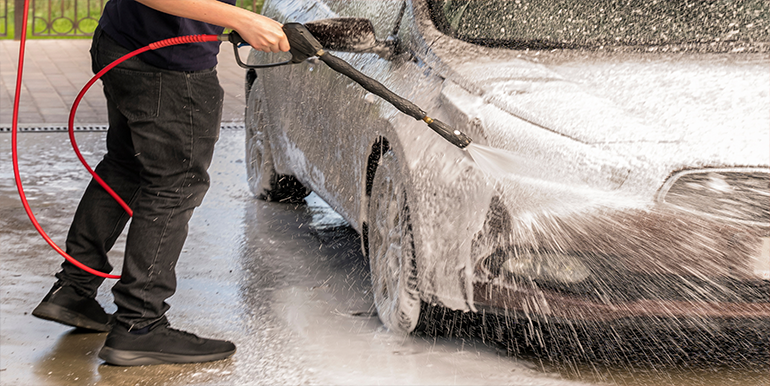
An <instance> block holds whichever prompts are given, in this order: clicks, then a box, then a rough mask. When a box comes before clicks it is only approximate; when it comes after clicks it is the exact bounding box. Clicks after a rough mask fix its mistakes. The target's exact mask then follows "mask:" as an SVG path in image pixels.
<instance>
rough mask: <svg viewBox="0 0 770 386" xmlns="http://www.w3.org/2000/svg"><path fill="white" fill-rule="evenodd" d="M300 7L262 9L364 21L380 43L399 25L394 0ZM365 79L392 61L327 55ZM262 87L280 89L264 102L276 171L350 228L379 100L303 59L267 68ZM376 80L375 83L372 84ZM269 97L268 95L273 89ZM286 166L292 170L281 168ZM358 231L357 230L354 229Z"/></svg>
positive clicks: (311, 1)
mask: <svg viewBox="0 0 770 386" xmlns="http://www.w3.org/2000/svg"><path fill="white" fill-rule="evenodd" d="M299 3H305V5H303V6H301V7H297V6H296V5H290V6H288V7H286V8H282V7H284V5H282V4H281V2H280V1H279V2H277V3H275V4H274V6H273V5H267V6H266V9H267V11H268V12H275V14H270V13H268V16H271V17H274V18H276V19H278V20H279V21H282V22H284V23H285V22H289V21H299V22H308V21H312V20H317V19H322V18H329V17H364V18H367V19H370V20H371V21H372V23H373V25H374V26H375V31H376V34H377V37H378V39H379V40H384V39H386V38H387V37H388V36H389V35H391V34H392V33H393V32H394V31H395V30H396V26H397V25H398V22H399V19H400V16H401V15H402V12H403V7H404V2H403V1H398V0H396V1H394V0H381V1H378V0H355V1H348V0H344V1H343V0H306V1H300V2H299ZM333 53H334V54H335V55H337V56H339V57H341V58H342V59H343V60H346V61H348V62H349V63H350V64H351V65H353V66H354V67H356V68H357V69H358V70H359V71H362V72H363V73H364V74H367V75H369V76H372V77H374V78H375V79H378V77H380V78H381V77H382V76H387V74H388V73H389V72H390V68H391V66H394V63H392V62H390V61H387V60H384V59H382V58H380V57H378V56H377V55H375V54H351V53H340V52H333ZM270 74H271V75H270V76H269V78H268V79H266V80H265V82H266V84H265V87H266V88H268V89H271V90H282V91H281V94H282V96H281V97H280V98H279V100H271V101H268V104H269V105H270V106H269V108H270V110H271V115H273V116H275V117H279V119H277V121H276V123H277V125H279V126H280V127H279V128H278V130H275V132H274V135H273V136H275V137H277V138H272V137H271V146H273V147H274V148H276V150H277V151H274V152H273V153H274V154H273V156H274V158H275V159H276V169H277V171H278V172H279V173H285V174H293V175H295V176H297V177H298V178H299V180H300V181H302V182H303V183H304V184H305V185H306V186H308V187H310V188H311V189H312V190H313V191H315V192H316V193H317V194H318V195H319V196H321V197H322V198H323V199H324V200H325V201H326V202H327V203H329V204H330V205H331V206H332V208H333V209H335V210H336V211H337V212H338V213H340V214H341V215H342V216H343V217H344V218H345V219H346V220H348V221H349V222H350V223H351V224H352V225H353V226H354V227H357V226H358V222H359V216H360V214H361V213H362V208H361V197H362V196H363V192H364V184H365V179H366V175H365V174H366V162H367V159H368V154H369V152H370V151H371V146H372V142H373V140H372V138H373V137H376V135H377V134H376V133H377V132H383V130H386V126H387V125H389V122H388V120H387V119H386V117H384V116H383V115H384V114H386V112H383V111H382V108H381V103H382V101H379V100H377V99H378V98H375V97H374V96H373V95H369V94H368V93H367V92H366V91H365V90H364V89H363V88H361V87H360V85H358V84H357V83H355V82H353V81H352V80H350V79H349V78H347V77H345V76H344V75H340V74H338V73H336V72H335V71H333V70H332V69H330V68H329V67H327V66H326V64H324V63H322V62H320V61H318V60H316V59H310V60H308V61H305V62H303V63H301V64H297V65H292V66H285V67H283V68H280V69H276V70H273V71H272V72H271V73H270ZM378 80H381V79H378ZM273 92H274V91H273ZM281 167H285V168H287V169H291V170H281ZM359 230H360V229H359Z"/></svg>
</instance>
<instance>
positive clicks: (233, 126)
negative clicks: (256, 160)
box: [0, 123, 245, 133]
mask: <svg viewBox="0 0 770 386" xmlns="http://www.w3.org/2000/svg"><path fill="white" fill-rule="evenodd" d="M108 128H109V126H107V125H83V126H75V131H107V129H108ZM221 128H222V130H243V129H244V128H245V126H244V124H243V123H223V124H222V126H221ZM67 131H69V129H68V128H67V126H57V125H53V126H26V127H19V132H20V133H55V132H67ZM10 132H13V127H12V126H0V133H10Z"/></svg>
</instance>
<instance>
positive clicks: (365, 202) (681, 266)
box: [246, 0, 770, 332]
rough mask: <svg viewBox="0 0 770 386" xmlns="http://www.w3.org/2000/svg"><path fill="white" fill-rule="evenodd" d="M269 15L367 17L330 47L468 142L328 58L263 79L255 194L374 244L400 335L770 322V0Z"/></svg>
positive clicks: (385, 298)
mask: <svg viewBox="0 0 770 386" xmlns="http://www.w3.org/2000/svg"><path fill="white" fill-rule="evenodd" d="M263 13H264V14H265V15H267V16H270V17H272V18H275V19H277V20H279V21H281V22H284V23H287V22H300V23H308V22H312V21H318V20H327V19H334V23H332V24H333V25H334V26H335V27H334V28H338V29H340V31H338V32H340V34H342V35H344V33H345V32H346V31H345V29H346V27H345V26H346V25H348V24H346V23H350V25H352V24H357V23H360V22H361V21H362V20H363V21H366V20H368V21H370V22H371V23H372V25H373V27H374V28H373V35H374V36H369V35H366V32H361V40H360V41H362V42H370V43H372V44H362V45H360V46H359V47H356V45H354V44H353V45H349V46H347V47H346V46H344V45H342V46H339V47H337V49H336V50H335V49H334V48H332V49H331V50H332V52H333V53H334V54H335V55H337V56H339V57H340V58H342V59H344V60H346V61H347V62H349V63H350V64H351V65H352V66H354V67H355V68H356V69H358V70H359V71H361V72H363V73H364V74H366V75H368V76H370V77H372V78H374V79H376V80H377V81H379V82H381V83H382V84H383V85H385V86H386V87H388V88H389V89H391V90H392V91H394V92H395V93H396V94H398V95H400V96H402V97H404V98H406V99H408V100H411V101H413V102H414V103H416V104H417V105H418V106H420V107H421V108H422V109H424V110H425V111H426V112H428V113H429V114H431V117H435V118H438V119H440V120H442V121H443V122H445V123H447V124H449V125H450V126H451V127H453V128H455V129H457V130H459V131H461V132H463V133H465V134H467V135H468V136H469V137H470V138H471V139H472V141H473V142H472V144H471V145H470V146H469V147H468V148H465V149H461V148H458V147H456V146H454V145H453V144H451V143H449V142H447V141H445V140H443V139H442V138H441V137H440V136H438V135H437V134H436V133H434V132H433V131H431V130H430V129H429V128H428V127H427V126H426V125H425V124H424V123H423V122H421V121H417V120H415V119H413V118H412V117H409V116H407V115H405V114H402V113H400V112H399V111H398V110H397V109H396V108H395V107H393V106H392V105H391V104H389V103H388V102H386V101H384V100H383V99H381V98H379V97H377V96H375V95H373V94H370V93H369V92H367V91H366V90H365V89H363V88H362V87H360V86H359V85H358V84H356V83H355V82H353V81H352V80H351V79H349V78H348V77H346V76H344V75H340V74H338V73H337V72H335V71H333V70H332V69H330V68H329V67H328V66H327V65H326V64H325V63H322V62H320V61H319V60H318V59H317V58H310V59H308V60H306V61H304V62H302V63H300V64H295V65H290V66H282V67H276V68H267V69H260V70H257V71H251V72H250V73H249V76H248V77H247V90H248V103H247V112H246V123H247V139H246V140H247V144H246V148H247V158H248V162H247V165H248V166H247V167H248V172H249V182H250V186H251V189H252V191H253V192H254V193H255V194H256V195H257V196H259V197H261V198H263V199H268V200H276V201H297V200H301V199H302V198H303V197H304V196H306V195H307V194H308V193H309V192H310V191H313V192H315V193H317V194H318V196H320V197H321V198H323V199H324V200H325V201H326V202H327V203H328V204H329V205H330V206H331V207H332V208H333V209H334V210H335V211H337V212H338V213H339V214H340V215H342V216H343V217H344V218H345V219H346V220H347V221H348V222H349V223H350V225H351V226H352V227H353V228H354V229H355V230H356V231H358V232H360V234H361V236H362V237H361V239H362V249H363V251H364V253H365V255H366V256H368V258H369V260H370V265H371V274H372V285H373V290H374V300H375V304H376V307H377V311H378V314H379V316H380V319H381V320H382V321H383V323H384V324H385V325H386V326H387V327H388V328H389V329H391V330H394V331H400V332H409V331H412V330H413V329H414V328H415V325H416V323H417V320H418V317H419V314H420V310H421V304H440V305H442V306H444V307H448V308H450V309H454V310H468V311H479V310H485V312H494V313H499V314H504V315H507V316H509V317H514V318H521V319H538V320H547V321H559V320H567V321H581V320H582V321H605V320H615V319H619V318H626V317H639V316H652V317H667V318H669V317H670V318H679V317H706V318H711V317H714V318H723V317H728V318H764V319H767V318H770V54H768V53H769V52H770V3H768V2H767V1H765V0H753V1H752V0H749V1H738V2H717V1H704V2H684V1H682V2H679V1H675V2H650V1H636V0H632V1H624V2H615V1H607V0H598V1H593V2H584V1H576V0H561V1H549V2H540V1H534V0H515V1H514V0H510V1H505V0H459V1H458V0H358V1H356V0H353V1H342V0H294V1H285V0H281V1H271V0H268V1H266V3H265V5H264V9H263ZM347 32H350V31H347ZM375 38H376V41H377V42H376V44H374V43H373V42H374V41H375ZM344 51H354V52H344ZM283 60H286V57H285V54H266V53H261V52H252V53H251V55H250V58H249V62H250V63H251V64H265V63H271V62H280V61H283Z"/></svg>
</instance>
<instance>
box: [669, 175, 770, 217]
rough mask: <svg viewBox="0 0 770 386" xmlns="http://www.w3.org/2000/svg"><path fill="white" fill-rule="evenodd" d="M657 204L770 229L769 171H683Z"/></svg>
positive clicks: (674, 176)
mask: <svg viewBox="0 0 770 386" xmlns="http://www.w3.org/2000/svg"><path fill="white" fill-rule="evenodd" d="M658 202H660V203H662V204H665V205H670V206H673V207H676V208H679V209H682V210H685V211H688V212H692V213H697V214H700V215H704V216H708V217H714V218H719V219H723V220H731V221H736V222H741V223H746V224H750V225H761V226H767V225H770V169H762V168H724V169H699V170H684V171H681V172H678V173H676V174H674V175H673V176H671V178H669V180H668V181H666V183H665V184H664V185H663V187H662V188H661V190H660V192H659V194H658Z"/></svg>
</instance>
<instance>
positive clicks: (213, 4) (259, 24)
mask: <svg viewBox="0 0 770 386" xmlns="http://www.w3.org/2000/svg"><path fill="white" fill-rule="evenodd" d="M137 1H138V2H140V3H142V4H144V5H146V6H148V7H150V8H153V9H155V10H158V11H161V12H164V13H168V14H170V15H174V16H179V17H184V18H188V19H193V20H198V21H202V22H206V23H210V24H214V25H219V26H222V27H226V28H230V29H233V30H236V31H238V33H239V34H240V35H241V36H242V37H243V38H244V39H245V40H246V41H247V42H249V44H251V46H252V47H254V48H255V49H258V50H261V51H267V52H278V51H288V49H289V42H288V41H287V40H286V35H285V34H284V33H283V30H282V29H281V27H282V26H281V24H280V23H278V22H276V21H275V20H272V19H270V18H267V17H264V16H262V15H259V14H256V13H254V12H251V11H248V10H245V9H243V8H239V7H236V6H232V5H229V4H226V3H222V2H220V1H217V0H137Z"/></svg>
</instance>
